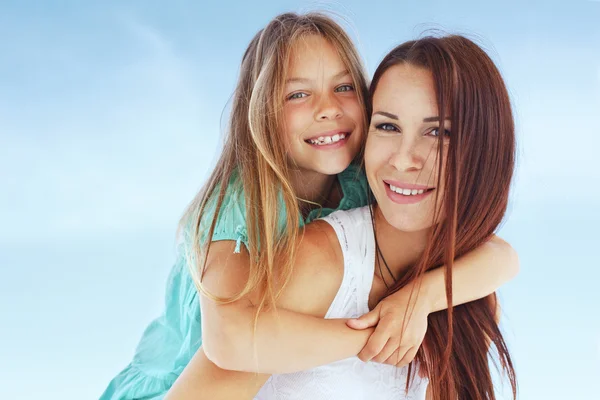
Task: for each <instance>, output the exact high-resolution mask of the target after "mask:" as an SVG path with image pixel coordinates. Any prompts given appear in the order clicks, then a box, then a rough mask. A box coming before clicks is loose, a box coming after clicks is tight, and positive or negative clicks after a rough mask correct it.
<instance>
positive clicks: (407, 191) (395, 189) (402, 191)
mask: <svg viewBox="0 0 600 400" xmlns="http://www.w3.org/2000/svg"><path fill="white" fill-rule="evenodd" d="M389 186H390V189H391V190H392V192H396V193H398V194H401V195H404V196H415V195H417V194H423V193H425V190H423V189H420V190H417V189H402V188H399V187H396V186H394V185H389Z"/></svg>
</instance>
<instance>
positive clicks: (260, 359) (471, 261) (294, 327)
mask: <svg viewBox="0 0 600 400" xmlns="http://www.w3.org/2000/svg"><path fill="white" fill-rule="evenodd" d="M322 224H323V225H326V226H327V228H323V225H321V227H320V228H319V227H317V229H314V228H315V226H318V225H320V224H319V223H314V224H311V225H309V226H308V227H307V229H306V231H305V234H304V238H303V240H302V243H301V245H300V249H299V251H298V254H299V255H300V256H299V257H298V260H297V264H296V266H295V270H294V275H293V276H292V279H291V281H290V283H289V284H288V286H287V287H286V290H285V291H284V292H283V294H282V296H281V298H280V299H279V301H278V303H277V307H278V308H277V310H276V311H274V310H270V311H263V312H261V314H260V315H259V318H258V323H257V326H256V331H254V320H255V315H256V307H255V306H254V305H253V304H254V303H253V302H252V301H251V299H249V298H246V299H243V300H240V301H237V302H235V303H232V304H227V305H217V304H215V303H214V302H213V301H211V300H209V299H207V298H203V301H202V317H203V320H202V326H203V328H204V329H203V344H204V349H205V352H206V355H207V356H208V358H209V359H210V360H211V361H213V362H214V363H215V364H216V365H218V366H219V367H221V368H224V369H229V370H237V371H249V372H260V373H287V372H296V371H300V370H304V369H309V368H313V367H316V366H319V365H323V364H327V363H331V362H334V361H337V360H340V359H344V358H347V357H350V356H353V355H356V354H357V353H358V352H359V351H360V350H361V349H363V347H364V349H363V351H362V352H361V354H360V356H361V359H373V358H374V357H375V356H376V355H377V354H379V353H380V352H381V350H382V349H383V346H384V345H385V341H383V344H381V346H379V345H378V344H377V343H376V344H375V345H372V344H371V343H370V342H371V341H369V344H370V345H369V346H364V345H365V344H366V343H367V340H368V339H369V337H370V336H371V333H372V329H371V328H369V327H370V326H374V325H375V324H376V323H374V324H368V326H363V327H357V326H353V328H355V329H360V330H351V329H348V328H346V327H345V326H344V320H324V319H322V317H323V316H324V315H325V313H326V311H327V309H328V307H329V305H330V304H331V302H332V301H333V298H334V297H335V294H336V293H337V290H338V289H339V286H340V283H341V278H342V272H341V271H340V269H341V268H343V264H342V263H343V257H342V255H341V248H340V245H339V243H338V241H337V239H336V238H335V234H334V233H333V229H330V228H329V225H328V224H326V223H325V222H323V223H322ZM215 250H216V251H215ZM232 250H233V244H231V243H227V242H217V243H213V248H212V249H211V256H210V257H211V259H209V264H208V265H209V268H208V271H207V273H206V275H205V282H204V283H205V285H206V286H207V288H208V289H209V291H211V292H212V293H215V294H218V295H222V296H230V295H232V294H234V293H237V292H238V291H239V290H240V289H241V287H243V285H244V283H245V282H246V279H247V276H248V274H247V265H248V259H247V257H248V256H247V253H245V254H232ZM211 266H212V267H213V268H211ZM517 271H518V259H517V257H516V253H515V252H514V250H513V249H512V248H511V247H510V245H508V244H507V243H506V242H504V241H502V240H501V239H499V238H493V239H492V240H490V241H489V242H487V243H485V244H483V245H481V246H480V247H479V248H477V249H475V250H474V251H473V252H471V253H469V254H467V255H465V256H463V257H461V258H460V259H458V260H456V261H455V265H454V270H453V281H454V282H453V286H454V302H455V304H462V303H465V302H468V301H472V300H475V299H478V298H482V297H485V296H487V295H489V294H491V293H493V292H494V291H495V290H496V289H497V288H498V287H499V286H501V285H502V284H503V283H504V282H506V281H507V280H509V279H511V278H512V277H513V276H514V275H515V274H516V272H517ZM443 273H444V271H443V269H442V268H439V269H437V270H434V271H430V272H428V273H427V274H425V278H424V282H423V285H422V287H421V291H422V293H420V295H419V299H420V301H419V303H421V304H424V307H426V308H427V310H428V311H427V312H428V313H431V312H434V311H438V310H440V309H444V308H447V306H446V304H445V302H446V298H445V284H444V277H443ZM405 289H406V290H404V289H403V290H402V291H399V292H397V293H395V294H394V295H392V296H389V297H388V298H386V299H385V300H384V301H382V303H383V305H385V304H386V303H387V304H394V307H391V308H390V307H388V309H393V310H394V311H396V312H393V313H387V314H385V315H382V316H381V318H382V319H383V318H386V319H388V320H390V319H391V320H393V321H395V323H387V324H383V325H384V328H385V329H386V330H387V331H389V332H388V334H387V336H388V338H390V337H391V336H392V335H399V334H400V330H401V326H402V323H403V318H404V310H405V309H406V304H407V301H406V299H407V298H408V296H407V291H409V290H410V288H408V287H407V288H405ZM395 301H397V302H398V303H401V304H400V305H401V307H400V306H399V304H396V303H393V302H395ZM378 308H379V311H381V310H382V309H385V308H381V307H379V306H378ZM374 311H377V309H376V310H374ZM399 311H401V312H399ZM303 314H306V315H303ZM380 314H381V313H379V314H377V318H378V320H379V317H380ZM369 315H371V317H372V315H373V312H371V313H369V314H366V318H364V319H361V320H359V321H363V322H364V321H366V322H370V320H369V319H368V318H369V317H368V316H369ZM372 319H373V318H371V320H372ZM415 322H418V321H415ZM411 323H412V322H411ZM366 328H367V329H370V330H363V329H366ZM406 328H408V329H410V324H409V326H407V327H406ZM378 329H379V327H378ZM385 333H386V332H384V334H385ZM361 334H362V335H361ZM423 335H424V331H423ZM382 336H384V335H382V334H381V333H379V334H378V332H377V331H376V334H375V335H373V337H375V338H378V339H381V337H382ZM417 336H418V335H417ZM405 337H407V338H410V337H411V336H410V335H408V336H405ZM413 337H414V335H413ZM415 340H416V341H418V345H420V342H421V341H422V336H421V337H420V339H419V338H418V337H417V338H416V339H415ZM418 345H414V346H412V347H416V348H418ZM403 346H405V347H406V345H405V344H404V343H403ZM408 347H411V346H408ZM365 351H369V352H371V353H374V354H372V355H369V354H365ZM415 352H416V351H415ZM387 358H388V357H385V359H381V360H378V359H375V360H376V361H380V362H384V361H386V359H387ZM410 360H412V357H409V358H406V359H404V361H405V362H407V361H410Z"/></svg>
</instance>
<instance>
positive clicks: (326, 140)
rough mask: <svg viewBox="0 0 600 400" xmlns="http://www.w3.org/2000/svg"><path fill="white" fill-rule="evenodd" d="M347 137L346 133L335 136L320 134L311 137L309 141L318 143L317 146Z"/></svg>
mask: <svg viewBox="0 0 600 400" xmlns="http://www.w3.org/2000/svg"><path fill="white" fill-rule="evenodd" d="M345 138H346V134H345V133H340V134H335V135H333V136H320V137H318V138H317V139H309V140H308V143H310V144H316V145H317V146H324V145H326V144H331V143H337V142H339V141H340V140H342V139H345Z"/></svg>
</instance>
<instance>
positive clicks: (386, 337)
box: [347, 284, 431, 367]
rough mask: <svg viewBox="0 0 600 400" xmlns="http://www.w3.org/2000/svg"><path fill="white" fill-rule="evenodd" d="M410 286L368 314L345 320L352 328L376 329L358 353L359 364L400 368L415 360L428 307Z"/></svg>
mask: <svg viewBox="0 0 600 400" xmlns="http://www.w3.org/2000/svg"><path fill="white" fill-rule="evenodd" d="M413 287H415V286H414V285H412V284H411V285H407V286H405V287H403V288H402V289H400V290H399V291H398V292H396V293H394V294H392V295H390V296H388V297H386V298H385V299H383V300H381V301H380V302H379V304H377V306H376V307H375V308H374V309H373V310H372V311H371V312H369V313H367V314H365V315H363V316H362V317H360V318H357V319H350V320H348V321H347V325H348V326H349V327H350V328H352V329H367V328H370V327H373V326H375V327H376V328H375V332H373V334H372V335H371V337H370V338H369V341H368V342H367V344H366V345H365V347H364V348H363V349H362V350H361V352H360V353H359V354H358V358H360V359H361V360H362V361H365V362H366V361H375V362H379V363H384V364H390V365H396V366H398V367H403V366H405V365H408V364H409V363H410V362H411V361H412V360H413V359H414V358H415V356H416V355H417V351H418V350H419V347H420V346H421V343H422V342H423V339H424V338H425V333H426V332H427V316H428V315H429V313H430V312H431V308H430V307H429V305H428V302H427V301H426V298H425V295H423V294H422V293H421V294H420V295H418V290H416V289H417V287H415V290H414V291H413ZM411 291H413V293H412V298H411ZM409 300H410V301H409ZM409 302H410V307H408V306H409Z"/></svg>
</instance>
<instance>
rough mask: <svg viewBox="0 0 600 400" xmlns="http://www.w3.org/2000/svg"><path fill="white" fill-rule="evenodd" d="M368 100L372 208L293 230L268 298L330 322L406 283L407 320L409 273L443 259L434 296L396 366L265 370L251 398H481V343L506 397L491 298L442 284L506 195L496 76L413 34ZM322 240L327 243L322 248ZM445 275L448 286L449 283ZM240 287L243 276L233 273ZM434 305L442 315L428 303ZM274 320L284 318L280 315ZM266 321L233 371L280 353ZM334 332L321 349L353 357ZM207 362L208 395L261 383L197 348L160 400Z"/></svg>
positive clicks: (504, 355)
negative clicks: (419, 335)
mask: <svg viewBox="0 0 600 400" xmlns="http://www.w3.org/2000/svg"><path fill="white" fill-rule="evenodd" d="M371 97H372V115H371V123H370V129H369V133H368V138H367V146H366V150H365V168H366V172H367V178H368V181H369V186H370V188H371V191H372V193H373V196H374V200H375V203H374V205H373V206H372V207H366V208H361V209H357V210H351V211H340V212H337V213H334V214H332V215H330V216H329V217H326V218H325V221H316V222H314V223H312V224H309V225H308V226H307V227H306V228H305V230H304V235H303V237H302V241H301V243H300V245H299V246H298V249H297V253H298V254H299V255H300V256H299V257H298V258H297V260H296V264H295V270H294V275H293V276H292V278H291V279H290V280H289V282H288V284H287V285H286V286H285V287H284V289H283V291H282V293H281V296H280V297H279V299H278V301H277V306H278V307H281V308H285V309H287V310H292V311H300V312H304V313H306V314H309V315H312V316H314V317H326V318H337V319H341V320H342V322H343V320H344V319H347V318H354V317H356V316H357V314H361V313H366V312H367V311H368V310H369V309H372V308H374V307H375V305H376V304H377V303H378V302H380V301H381V300H382V299H385V298H386V297H387V296H390V295H392V294H393V293H396V292H397V291H399V290H403V289H405V288H407V287H408V288H410V289H411V291H412V292H414V294H415V296H414V298H413V299H412V301H410V302H409V303H410V306H408V307H406V309H405V310H404V311H405V312H406V313H407V314H408V316H409V319H413V318H415V316H420V315H421V314H422V312H423V311H422V310H423V309H427V307H423V305H422V304H420V303H419V298H422V297H423V296H422V293H421V291H420V290H419V288H420V285H421V282H423V281H425V280H426V279H427V274H430V275H429V276H431V274H433V273H435V272H438V273H439V272H440V271H442V270H441V269H440V268H439V266H440V265H442V264H445V265H446V268H445V270H444V271H443V272H444V274H445V279H446V293H447V294H446V298H445V299H441V300H440V299H438V301H433V302H431V303H430V304H429V311H433V312H431V313H429V315H428V326H427V333H426V334H425V339H424V341H423V344H422V346H420V347H417V348H416V349H408V351H407V352H406V354H409V353H412V352H414V353H415V355H416V358H415V361H414V362H413V363H412V364H411V365H410V366H409V367H403V368H400V369H396V367H393V366H389V365H381V364H376V363H365V362H363V361H362V360H360V359H358V358H357V357H349V358H344V359H341V361H337V362H330V363H329V364H326V365H321V366H319V367H316V368H311V369H309V370H307V371H301V372H293V373H283V374H277V375H273V376H272V377H271V378H268V381H267V383H266V384H265V385H264V386H262V387H261V388H260V390H259V392H258V394H257V396H256V398H257V399H272V398H277V399H280V398H281V399H296V398H298V399H300V398H311V399H320V398H344V399H348V398H350V399H351V398H356V399H359V398H370V399H371V398H424V396H425V392H424V387H426V386H428V387H429V389H428V390H429V392H430V396H431V397H432V398H435V399H444V400H446V399H448V400H450V399H456V398H459V399H461V400H462V399H494V398H495V394H494V388H493V383H492V379H491V373H490V369H489V365H488V356H489V350H490V343H493V344H494V345H495V347H496V351H497V353H498V356H499V359H500V362H501V365H502V366H503V368H504V370H505V371H506V373H507V374H508V377H509V380H510V382H511V386H512V388H513V394H514V396H515V397H516V379H515V374H514V369H513V367H512V363H511V359H510V355H509V353H508V350H507V348H506V346H505V343H504V340H503V338H502V335H501V333H500V331H499V329H498V322H497V315H496V312H497V303H496V299H495V296H494V295H492V296H489V297H486V298H484V299H481V300H477V301H473V302H469V303H467V304H463V305H461V306H457V307H453V306H452V305H453V304H456V303H457V302H456V301H453V293H455V292H456V293H458V292H459V291H460V290H464V288H465V287H466V286H469V285H468V283H467V282H468V281H467V280H461V279H460V277H459V276H457V275H456V271H452V269H453V265H454V259H455V258H456V257H461V256H464V255H465V254H468V253H469V252H470V251H473V250H474V249H475V248H477V247H478V246H481V245H482V244H483V243H488V244H489V243H494V241H495V240H496V239H495V238H494V237H493V233H494V231H495V230H496V229H497V228H498V226H499V224H500V222H501V221H502V219H503V217H504V213H505V211H506V207H507V203H508V192H509V188H510V181H511V178H512V174H513V167H514V151H515V136H514V125H513V120H512V113H511V108H510V101H509V98H508V94H507V91H506V88H505V85H504V82H503V80H502V78H501V76H500V74H499V72H498V70H497V68H496V67H495V66H494V64H493V62H492V61H491V60H490V58H489V57H488V56H487V55H486V54H485V52H483V51H482V50H481V49H480V48H479V47H478V46H477V45H475V44H474V43H473V42H471V41H469V40H468V39H466V38H464V37H460V36H447V37H442V38H425V39H421V40H418V41H415V42H408V43H405V44H403V45H401V46H399V47H397V48H396V49H394V50H392V52H390V54H388V55H387V56H386V57H385V59H384V60H383V61H382V63H381V64H380V66H379V67H378V69H377V71H376V73H375V76H374V78H373V82H372V84H371ZM328 243H331V244H332V245H331V251H327V245H324V244H328ZM426 271H429V272H427V273H426ZM316 276H318V278H319V279H315V277H316ZM367 276H369V277H370V279H367V278H366V277H367ZM349 277H350V278H349ZM452 278H454V280H456V281H457V282H458V285H457V286H458V287H456V286H455V287H453V285H452V280H453V279H452ZM228 282H229V283H231V279H230V280H228ZM239 282H240V283H243V282H245V277H244V276H241V277H240V278H239ZM461 282H462V283H461ZM208 285H209V286H210V289H212V290H213V291H216V292H217V293H218V292H219V291H221V293H223V292H226V290H227V288H226V287H225V288H224V287H223V286H222V285H220V284H219V279H215V276H213V277H211V278H210V279H209V282H208ZM315 293H318V295H317V296H315V295H314V294H315ZM396 294H397V293H396ZM258 297H260V294H259V295H258ZM425 297H427V296H425ZM251 301H252V300H250V302H251ZM446 306H448V311H444V312H439V311H437V310H440V309H443V308H444V307H446ZM202 307H203V314H209V315H210V313H215V311H214V310H213V309H214V308H215V307H216V306H215V305H214V304H213V303H212V302H210V301H208V299H203V303H202ZM232 312H233V311H232ZM236 312H239V310H237V311H236ZM265 314H266V313H265ZM286 321H292V320H291V319H287V317H286ZM303 321H308V319H304V320H303ZM306 323H308V322H306ZM336 323H337V322H336V321H335V320H333V321H332V323H331V324H330V325H331V326H332V327H333V326H334V324H336ZM261 324H262V327H261ZM274 326H276V323H275V322H273V321H271V319H270V317H269V316H268V315H267V316H266V317H264V315H262V314H259V315H258V325H257V327H256V331H257V335H256V342H255V344H254V351H255V352H256V353H257V354H256V357H255V365H254V366H251V365H250V364H248V365H244V368H243V369H244V370H245V371H257V372H270V371H269V369H277V368H280V366H279V365H278V364H277V363H278V362H279V361H277V362H273V361H271V360H269V359H267V357H266V355H268V354H269V352H268V349H267V347H268V343H265V342H264V341H265V340H266V339H265V338H266V335H263V334H262V332H261V329H265V330H269V331H270V332H274V331H275V329H276V328H274ZM315 326H316V325H315ZM232 337H233V336H228V338H232ZM337 339H338V342H339V345H335V344H333V343H328V345H329V346H334V347H336V348H334V349H326V350H327V352H328V353H335V352H336V351H337V350H338V349H337V347H339V349H342V348H345V349H347V350H348V353H349V354H352V352H354V351H356V349H360V348H361V346H363V345H365V343H366V339H365V338H364V337H362V336H361V335H360V332H356V331H351V330H346V331H344V330H342V329H340V330H339V332H338V335H337ZM211 341H215V340H214V338H211V340H205V350H206V352H207V355H208V357H209V358H211V359H212V360H213V361H217V363H219V361H221V360H220V355H215V354H211V353H213V351H215V353H218V351H216V350H213V349H212V348H211V347H213V346H215V344H214V343H211ZM271 344H272V342H271ZM233 346H234V347H235V346H236V344H235V342H234V343H233ZM313 347H314V348H315V349H316V350H314V351H315V352H319V351H321V352H322V351H325V350H324V349H323V348H322V347H324V346H323V344H322V343H318V342H316V343H314V344H313ZM386 347H387V345H386ZM390 347H392V348H395V347H394V346H390ZM235 349H236V350H243V349H242V348H241V347H235ZM384 349H385V347H384ZM304 350H305V351H310V349H309V348H305V349H304ZM274 351H287V350H286V349H281V348H277V349H275V350H274ZM339 351H340V354H341V353H342V350H339ZM382 352H385V351H382ZM388 354H389V357H388V359H386V360H385V361H389V359H391V360H392V363H393V361H399V360H398V359H399V357H400V356H399V354H400V352H399V351H397V350H395V351H392V352H390V353H387V352H386V355H388ZM410 355H411V354H409V357H408V358H411V357H410ZM242 358H243V357H242ZM323 358H324V359H325V358H326V357H323ZM281 362H282V363H283V362H285V360H282V361H281ZM288 363H290V364H293V365H294V367H292V368H290V370H292V369H295V368H296V367H297V366H298V362H297V361H296V360H292V359H289V360H288ZM221 364H222V365H221V366H224V367H227V368H232V367H233V368H232V369H236V367H239V365H241V363H240V364H239V365H238V364H236V363H235V362H234V361H232V360H228V362H224V363H221ZM265 364H267V365H268V367H265ZM281 368H282V369H285V368H284V367H281ZM211 371H212V372H215V371H217V375H214V374H213V375H212V376H213V377H214V376H216V377H218V378H219V379H215V380H213V382H212V384H210V383H208V384H207V383H205V385H204V386H203V392H204V393H207V392H211V393H212V392H215V391H213V389H214V387H220V388H222V389H221V390H220V391H219V390H216V392H219V394H220V395H222V396H224V397H222V398H227V395H226V392H227V389H228V388H229V387H232V386H233V385H235V389H234V388H233V387H232V389H230V390H235V393H236V398H252V395H253V393H252V391H253V390H256V388H257V386H258V385H257V384H258V383H262V382H261V380H262V381H264V380H265V378H266V377H265V376H264V375H261V376H257V377H255V378H254V379H251V378H249V376H248V375H244V374H242V373H228V372H225V371H223V373H220V372H218V370H217V369H215V368H214V367H213V366H211V365H210V363H208V362H207V360H206V359H205V358H204V357H203V355H202V354H199V355H198V356H197V357H196V358H195V359H194V360H193V361H192V363H191V364H190V365H189V366H188V368H187V369H186V371H185V372H184V374H183V375H182V377H181V379H180V380H179V381H178V382H177V383H176V385H175V386H174V387H173V390H172V391H171V393H170V396H168V398H178V399H183V398H203V397H202V391H199V390H197V389H198V387H197V386H196V387H195V384H196V383H195V379H196V377H202V376H208V375H209V374H210V373H211ZM236 380H237V383H234V382H236ZM230 384H231V385H230ZM240 384H241V385H242V386H244V385H245V386H246V389H247V390H245V391H244V388H241V387H240ZM241 393H243V394H241ZM197 395H200V396H199V397H196V396H197ZM192 396H193V397H192ZM244 396H245V397H244ZM204 398H207V397H204ZM211 398H215V397H211Z"/></svg>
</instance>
